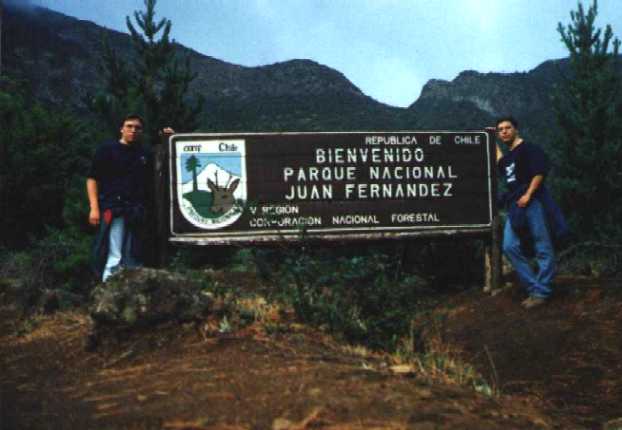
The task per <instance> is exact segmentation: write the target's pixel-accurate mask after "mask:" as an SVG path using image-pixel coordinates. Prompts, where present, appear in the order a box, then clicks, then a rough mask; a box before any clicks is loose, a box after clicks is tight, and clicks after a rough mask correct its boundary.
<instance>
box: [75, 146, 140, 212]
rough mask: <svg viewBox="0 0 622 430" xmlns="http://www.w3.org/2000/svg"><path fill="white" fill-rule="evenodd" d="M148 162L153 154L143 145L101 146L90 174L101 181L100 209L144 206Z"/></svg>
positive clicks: (99, 188)
mask: <svg viewBox="0 0 622 430" xmlns="http://www.w3.org/2000/svg"><path fill="white" fill-rule="evenodd" d="M148 163H149V154H148V152H147V151H146V150H145V148H144V147H143V146H142V145H141V144H137V143H133V144H129V145H126V144H122V143H121V142H119V141H109V142H105V143H103V144H102V145H100V146H99V147H98V148H97V150H96V152H95V157H94V158H93V163H92V165H91V169H90V171H89V173H88V175H87V176H88V177H89V178H93V179H95V180H96V181H97V189H98V198H99V204H100V209H102V210H104V209H108V208H114V207H127V206H134V205H144V204H145V198H146V184H147V173H148Z"/></svg>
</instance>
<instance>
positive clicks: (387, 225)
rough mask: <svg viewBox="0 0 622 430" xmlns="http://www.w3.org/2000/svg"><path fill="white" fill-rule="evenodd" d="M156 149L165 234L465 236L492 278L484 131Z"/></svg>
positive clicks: (216, 140)
mask: <svg viewBox="0 0 622 430" xmlns="http://www.w3.org/2000/svg"><path fill="white" fill-rule="evenodd" d="M163 151H165V152H166V154H160V157H164V156H165V155H166V156H167V157H168V160H164V159H163V158H160V160H161V162H160V163H159V165H160V171H161V172H162V171H163V170H165V169H166V170H168V190H167V192H166V193H164V192H163V191H164V190H163V189H162V188H163V185H164V180H163V174H162V173H160V174H159V175H158V173H157V172H156V179H157V181H158V182H159V183H160V189H159V190H158V191H157V192H158V195H159V196H162V197H164V195H165V194H166V197H167V201H166V202H161V203H160V204H158V205H157V206H158V207H159V208H160V210H159V214H158V217H162V219H163V221H164V220H166V222H167V224H168V225H167V227H166V229H167V230H168V231H167V232H166V233H167V234H166V235H165V237H166V241H168V242H170V243H172V244H193V245H216V244H234V243H238V244H242V243H244V244H253V243H265V242H275V241H297V240H303V239H304V240H318V241H356V240H369V239H389V238H408V237H421V236H448V235H452V236H454V235H455V236H467V235H468V236H471V237H473V236H474V237H480V238H483V239H485V240H487V241H488V243H490V247H489V252H488V256H487V261H488V262H489V264H488V267H489V269H488V270H487V283H488V284H489V285H490V286H494V285H497V284H498V281H499V280H498V278H499V274H498V268H499V267H500V264H499V262H498V261H497V260H500V253H499V252H496V251H495V249H497V248H498V243H497V242H498V221H497V211H496V208H495V205H494V203H493V196H494V195H495V194H496V181H495V169H494V165H493V160H494V159H495V158H494V135H493V133H492V132H491V131H490V130H487V131H425V132H419V131H400V132H345V133H237V134H177V135H173V136H171V138H170V140H169V145H168V147H167V148H166V149H163ZM163 161H166V162H167V164H168V165H167V166H166V168H165V167H164V166H163V164H165V163H163ZM157 165H158V162H157V161H156V166H157ZM165 207H166V209H167V210H166V211H165V209H164V208H165ZM165 212H166V213H165ZM164 230H165V224H164V223H163V222H161V223H160V229H159V234H163V233H164ZM163 246H165V245H163Z"/></svg>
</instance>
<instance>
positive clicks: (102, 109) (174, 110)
mask: <svg viewBox="0 0 622 430" xmlns="http://www.w3.org/2000/svg"><path fill="white" fill-rule="evenodd" d="M144 4H145V10H144V11H135V12H134V14H133V18H134V23H133V22H132V19H130V17H129V16H127V17H126V25H127V28H128V31H129V32H130V35H131V40H132V51H133V56H132V59H131V60H127V59H123V58H121V57H120V56H119V55H118V53H117V52H116V51H115V50H114V49H113V48H112V47H111V45H110V42H109V41H108V40H107V39H104V55H103V61H102V64H101V72H102V73H103V75H104V77H105V88H104V89H103V91H102V92H101V93H100V94H99V95H98V96H97V97H96V98H95V100H94V103H93V108H94V110H95V111H96V112H97V113H99V114H100V116H101V117H102V119H103V120H104V121H105V122H106V123H107V124H108V125H109V126H110V129H111V131H113V132H115V133H116V132H118V129H119V123H120V120H121V119H122V118H123V116H124V115H126V114H127V113H139V114H141V115H143V117H144V118H145V127H146V128H145V137H146V138H147V140H148V141H150V142H151V143H156V142H158V130H160V129H161V128H162V127H164V126H169V125H170V126H172V127H173V128H174V129H175V130H183V131H192V130H194V129H196V128H197V127H198V122H199V114H200V113H201V112H202V110H203V99H202V98H200V97H199V98H196V99H194V101H191V100H190V99H189V97H188V90H189V85H190V83H191V82H192V81H193V80H194V78H195V77H196V75H195V74H194V73H192V71H191V70H190V61H189V58H188V57H186V58H185V59H183V61H182V60H181V59H180V58H179V57H178V55H177V54H176V46H175V43H174V42H172V41H171V40H170V37H169V35H170V31H171V27H172V23H171V21H170V20H168V19H166V18H162V19H160V20H159V21H156V13H155V6H156V0H144Z"/></svg>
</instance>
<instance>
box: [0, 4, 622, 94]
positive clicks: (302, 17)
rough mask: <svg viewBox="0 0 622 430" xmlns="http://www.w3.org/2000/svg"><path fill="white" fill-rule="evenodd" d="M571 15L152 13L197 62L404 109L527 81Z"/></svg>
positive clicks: (269, 9)
mask: <svg viewBox="0 0 622 430" xmlns="http://www.w3.org/2000/svg"><path fill="white" fill-rule="evenodd" d="M0 1H1V0H0ZM12 1H13V2H15V1H18V2H19V1H20V0H12ZM23 1H24V2H26V1H29V2H30V3H33V4H36V5H41V6H45V7H47V8H50V9H53V10H56V11H59V12H62V13H64V14H67V15H71V16H75V17H77V18H80V19H86V20H90V21H94V22H95V23H97V24H99V25H102V26H105V27H108V28H112V29H115V30H119V31H124V32H127V29H126V27H125V16H126V15H130V14H131V13H132V12H133V11H134V10H137V9H142V8H143V1H142V0H23ZM583 3H584V4H585V5H586V6H587V5H588V4H591V0H590V2H589V3H588V2H586V1H584V2H583ZM598 6H599V15H598V24H599V25H600V26H604V25H606V24H611V26H612V28H613V31H614V34H615V35H616V36H618V37H619V38H622V37H621V36H622V0H600V1H599V2H598ZM576 7H577V1H576V0H159V1H158V4H157V7H156V12H157V14H158V17H166V18H169V19H171V21H172V22H173V29H172V36H173V38H174V39H175V40H176V41H177V42H179V43H181V44H183V45H186V46H188V47H191V48H193V49H194V50H196V51H198V52H200V53H203V54H206V55H210V56H212V57H215V58H218V59H220V60H224V61H227V62H230V63H235V64H241V65H244V66H259V65H265V64H272V63H275V62H281V61H286V60H290V59H294V58H307V59H311V60H314V61H317V62H319V63H321V64H324V65H326V66H329V67H332V68H334V69H337V70H339V71H340V72H342V73H343V74H344V75H345V76H346V77H347V78H348V79H349V80H350V81H352V82H353V83H354V84H355V85H357V86H358V87H359V88H360V89H361V90H362V91H363V92H364V93H366V94H367V95H369V96H371V97H373V98H375V99H376V100H379V101H381V102H384V103H387V104H390V105H394V106H407V105H409V104H411V103H412V102H414V101H415V100H416V99H417V97H418V96H419V94H420V92H421V88H422V86H423V85H424V84H425V83H426V82H427V81H428V80H429V79H446V80H451V79H454V78H455V77H456V75H457V74H458V73H460V72H461V71H463V70H477V71H479V72H515V71H529V70H531V69H533V68H534V67H536V66H537V65H538V64H540V63H541V62H543V61H545V60H547V59H554V58H561V57H565V56H566V51H565V48H564V46H563V44H562V42H561V41H560V37H559V34H558V33H557V30H556V28H557V24H558V22H562V23H564V24H568V23H569V22H570V11H571V10H572V9H576Z"/></svg>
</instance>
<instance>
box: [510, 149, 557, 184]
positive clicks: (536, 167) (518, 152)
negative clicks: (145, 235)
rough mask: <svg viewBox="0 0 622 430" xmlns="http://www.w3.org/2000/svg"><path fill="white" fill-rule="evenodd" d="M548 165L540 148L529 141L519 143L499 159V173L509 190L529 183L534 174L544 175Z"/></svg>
mask: <svg viewBox="0 0 622 430" xmlns="http://www.w3.org/2000/svg"><path fill="white" fill-rule="evenodd" d="M549 167H550V165H549V161H548V159H547V157H546V154H545V153H544V151H543V150H542V148H540V147H539V146H538V145H535V144H533V143H529V142H523V143H521V144H520V145H518V146H517V147H515V148H514V149H513V150H512V151H508V152H507V153H506V154H505V155H504V156H503V158H501V159H500V160H499V171H500V174H501V176H503V177H504V178H505V183H506V184H507V186H508V188H509V191H510V192H512V191H514V190H516V189H517V188H518V187H521V186H523V185H529V184H530V183H531V180H532V179H533V177H534V176H537V175H543V176H546V174H547V173H548V171H549Z"/></svg>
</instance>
